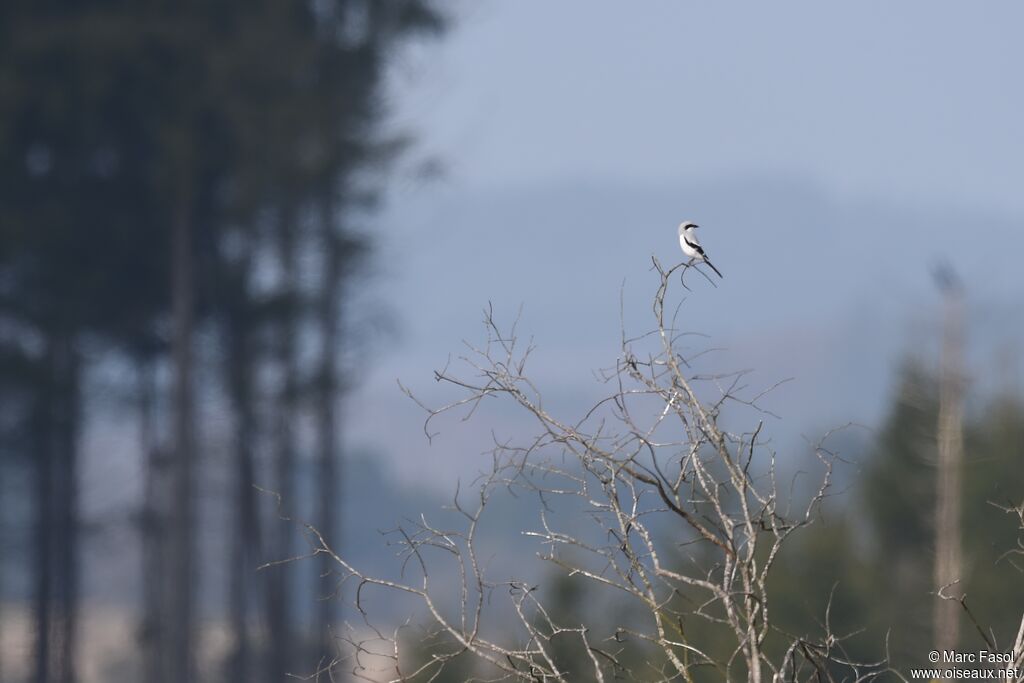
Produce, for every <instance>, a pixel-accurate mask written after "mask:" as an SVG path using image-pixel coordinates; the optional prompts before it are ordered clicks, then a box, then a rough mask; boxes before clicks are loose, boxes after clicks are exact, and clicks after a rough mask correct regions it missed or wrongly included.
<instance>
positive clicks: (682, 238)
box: [679, 221, 724, 279]
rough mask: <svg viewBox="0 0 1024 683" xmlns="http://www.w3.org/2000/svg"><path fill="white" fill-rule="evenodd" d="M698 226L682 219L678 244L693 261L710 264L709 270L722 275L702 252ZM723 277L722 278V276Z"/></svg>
mask: <svg viewBox="0 0 1024 683" xmlns="http://www.w3.org/2000/svg"><path fill="white" fill-rule="evenodd" d="M697 227H699V226H698V225H697V224H696V223H691V222H690V221H683V222H682V223H680V224H679V246H680V247H682V249H683V253H684V254H686V255H687V256H689V257H690V260H691V261H693V260H694V259H696V260H697V261H703V262H704V263H706V264H708V265H709V266H711V270H713V271H715V273H716V274H717V275H718V277H722V274H721V273H719V272H718V268H715V266H714V265H713V264H712V263H711V261H709V260H708V255H707V254H705V253H704V248H703V247H702V246H700V240H698V239H697V232H696V228H697ZM723 279H724V278H723Z"/></svg>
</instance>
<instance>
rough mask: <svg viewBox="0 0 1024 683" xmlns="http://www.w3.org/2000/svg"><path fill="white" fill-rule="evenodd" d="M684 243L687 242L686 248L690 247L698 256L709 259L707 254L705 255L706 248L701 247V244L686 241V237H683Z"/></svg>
mask: <svg viewBox="0 0 1024 683" xmlns="http://www.w3.org/2000/svg"><path fill="white" fill-rule="evenodd" d="M683 241H684V242H686V246H688V247H689V248H690V249H693V250H694V251H695V252H697V253H698V254H700V255H701V256H703V257H704V258H707V257H708V256H707V254H705V253H704V248H703V247H701V246H700V245H699V244H695V243H694V242H691V241H690V240H688V239H686V237H683Z"/></svg>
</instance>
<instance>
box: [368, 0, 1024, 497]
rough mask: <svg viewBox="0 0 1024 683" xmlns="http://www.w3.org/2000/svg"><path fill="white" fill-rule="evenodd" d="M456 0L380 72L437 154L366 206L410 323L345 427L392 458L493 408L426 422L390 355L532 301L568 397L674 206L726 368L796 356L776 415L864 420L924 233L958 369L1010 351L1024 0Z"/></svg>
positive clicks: (697, 318) (910, 291)
mask: <svg viewBox="0 0 1024 683" xmlns="http://www.w3.org/2000/svg"><path fill="white" fill-rule="evenodd" d="M451 6H452V7H453V15H454V17H455V24H454V28H453V30H452V31H451V32H450V33H449V34H448V35H447V36H446V37H445V38H444V39H443V40H442V41H441V42H440V43H435V44H426V45H424V46H422V47H421V48H418V49H416V50H414V51H411V52H409V53H406V54H404V55H403V56H402V57H401V58H400V59H399V61H398V64H397V65H396V69H395V73H394V78H393V83H392V88H391V91H392V105H393V107H394V110H395V116H394V123H395V126H396V127H398V128H400V129H403V130H407V131H410V132H413V133H415V134H416V135H417V137H418V138H419V144H418V146H417V147H416V150H415V152H414V153H413V155H412V157H411V158H410V159H408V160H407V162H406V163H407V168H408V169H412V168H414V167H415V166H416V165H417V163H418V162H419V161H422V160H425V159H437V160H438V161H439V162H440V163H441V165H442V167H443V168H444V169H445V172H444V174H443V176H442V178H441V179H440V180H436V181H433V182H423V181H420V180H418V179H417V177H416V176H415V174H414V173H412V171H411V170H407V172H406V173H404V174H403V175H402V176H401V177H400V178H398V179H396V180H395V181H394V183H393V187H392V192H391V196H390V203H389V206H388V209H387V210H386V211H385V213H384V214H383V215H380V216H378V217H376V218H375V219H374V220H373V225H372V229H373V231H374V232H375V233H376V234H379V235H381V242H380V252H379V266H378V277H377V280H376V282H375V285H374V286H375V296H376V298H377V300H379V301H382V302H385V303H386V304H387V306H389V307H390V309H391V312H392V315H393V316H394V319H395V320H396V321H397V323H398V326H399V330H400V332H399V335H398V337H397V338H396V339H395V340H394V341H392V342H390V343H386V344H384V345H383V346H382V348H381V349H379V350H378V351H377V353H376V355H375V357H374V361H373V363H372V369H371V370H369V371H368V373H367V374H366V376H365V377H364V378H363V382H362V384H361V387H360V389H359V393H358V394H357V395H356V396H355V397H354V398H353V400H352V401H351V404H352V405H351V408H350V426H349V434H350V443H351V444H352V445H355V446H359V447H370V448H373V449H375V450H377V451H378V452H380V453H381V454H382V455H385V456H387V458H388V461H389V462H390V463H392V464H393V466H394V470H395V471H396V472H398V473H400V474H401V475H402V476H403V478H404V479H406V480H407V481H419V480H421V479H422V478H423V477H428V478H429V479H430V480H431V481H433V482H435V483H438V484H439V485H442V486H443V485H445V482H447V481H448V480H450V478H451V476H452V473H453V472H457V471H463V470H464V469H465V468H466V467H467V466H470V465H469V463H472V462H473V460H474V459H475V458H476V455H475V454H476V453H477V452H479V451H480V450H483V449H484V448H485V447H486V446H487V434H488V432H489V430H490V428H491V427H494V426H495V425H494V424H473V425H472V426H469V427H464V426H459V425H455V424H449V425H447V426H446V429H445V434H444V436H443V437H442V439H441V440H440V441H439V442H436V443H435V444H434V445H433V446H431V447H428V446H427V444H426V442H425V440H424V439H423V438H422V432H421V431H420V424H419V414H418V413H417V411H416V409H415V407H414V406H413V405H412V404H411V403H409V402H408V400H407V399H404V398H403V397H402V396H401V395H400V394H399V393H398V391H397V387H396V385H395V381H394V380H395V378H396V377H401V378H402V380H403V381H404V382H405V383H407V384H409V385H411V386H413V387H414V388H417V389H418V390H420V391H421V392H423V393H424V394H425V395H426V396H428V398H429V397H430V396H432V395H433V394H432V393H431V392H435V391H436V389H435V387H434V383H433V381H432V380H431V370H432V369H433V368H435V367H438V366H440V365H442V364H444V362H445V360H446V358H447V356H448V354H449V353H458V352H459V351H460V343H461V340H462V339H468V340H477V339H479V338H480V326H479V324H478V321H479V319H480V310H481V309H482V308H483V307H484V306H485V305H486V304H487V302H488V301H491V302H493V303H494V305H495V308H496V310H497V311H498V312H499V315H501V316H503V317H505V318H506V319H510V318H511V317H512V316H513V315H514V314H515V311H516V310H517V308H518V307H519V306H520V305H522V306H523V311H524V312H523V329H524V330H525V331H526V332H528V333H529V334H532V335H533V336H534V339H535V342H536V343H537V344H538V346H539V350H538V361H537V365H536V368H535V372H536V374H537V379H538V381H539V383H540V384H542V385H546V386H548V387H550V391H551V393H552V394H554V395H555V396H556V399H557V401H558V402H559V404H560V405H564V406H565V407H566V409H569V410H571V409H572V408H573V406H574V405H576V404H580V403H582V400H583V399H585V398H587V397H589V395H590V392H593V391H596V387H594V386H593V384H592V381H591V372H590V371H591V370H592V369H594V368H597V367H599V366H602V365H606V364H609V363H611V362H613V361H614V358H615V356H616V354H617V341H618V330H619V297H620V289H621V291H622V294H623V298H624V301H625V305H626V309H627V314H626V320H627V323H628V324H630V325H631V326H633V329H634V330H636V331H639V330H640V329H646V325H647V324H648V319H647V318H646V317H645V316H646V315H647V311H648V310H649V299H650V294H651V292H652V288H653V286H654V283H653V280H652V276H651V274H650V273H649V272H648V268H649V266H650V257H651V255H652V254H653V255H657V256H658V258H660V259H661V260H662V261H663V262H665V263H667V264H670V263H675V262H678V260H680V259H681V255H680V254H679V253H678V251H677V249H678V247H677V244H676V241H675V227H676V225H677V224H678V223H679V221H680V220H682V219H684V218H688V219H692V220H694V221H696V222H698V223H700V224H701V226H702V228H701V238H702V240H703V242H704V244H705V246H706V247H707V249H708V252H709V253H710V254H711V255H712V257H713V259H714V261H715V263H716V265H717V266H718V267H719V268H720V269H721V270H722V272H723V273H725V279H724V281H722V282H721V283H720V286H719V287H718V288H717V289H711V288H710V287H708V286H698V287H695V291H694V293H693V295H691V297H690V300H689V302H688V303H687V306H686V307H685V309H684V311H685V315H686V316H687V322H688V324H690V325H692V329H694V330H698V331H701V332H705V333H708V334H709V335H711V341H710V342H709V344H711V345H714V346H724V347H727V349H728V351H727V352H724V353H723V354H722V355H721V356H720V357H719V361H720V362H721V363H722V365H723V369H735V368H739V367H752V368H756V369H757V370H758V373H757V374H756V375H755V377H757V379H758V381H761V382H763V383H765V384H770V383H772V382H773V381H775V380H777V379H781V378H784V377H794V378H795V380H794V382H792V383H791V384H789V385H786V387H785V388H784V389H782V390H781V391H780V392H779V394H778V398H777V402H776V404H775V405H773V408H775V409H776V411H777V412H780V413H782V415H783V417H784V418H785V419H784V420H783V421H782V422H780V423H778V424H776V425H775V426H774V428H775V430H776V431H777V432H778V433H779V434H781V435H782V436H784V437H787V438H790V437H794V436H795V435H796V434H798V433H800V432H801V431H806V430H814V429H820V428H823V427H825V426H828V424H830V423H832V422H835V421H840V422H841V421H846V420H849V419H853V420H866V421H869V422H870V421H873V420H875V419H877V417H878V415H879V413H880V411H881V410H882V409H883V408H884V405H885V400H886V391H887V389H888V387H889V380H890V378H891V372H892V370H893V368H894V367H895V365H896V364H897V362H898V361H899V359H900V357H901V355H903V354H907V353H920V354H922V355H923V356H924V357H928V356H927V354H928V353H930V349H931V347H930V344H931V342H930V338H931V331H932V329H933V325H934V319H935V315H936V314H937V310H938V309H937V297H936V295H935V292H934V288H933V286H932V284H931V282H930V279H929V276H928V273H929V268H930V266H931V265H933V264H934V263H935V262H936V261H938V260H941V259H952V260H953V261H954V263H955V264H956V267H957V269H958V271H959V272H960V274H961V276H962V278H963V279H964V281H965V283H966V284H967V288H968V292H969V295H970V300H971V306H972V309H971V310H972V314H971V316H972V322H973V327H972V331H971V334H972V340H973V341H974V349H975V350H974V356H975V359H974V360H973V361H972V370H973V371H974V373H975V375H976V383H975V386H978V387H984V386H987V385H988V384H991V383H993V382H996V381H997V380H992V381H990V380H989V379H988V378H991V377H996V376H997V375H998V376H1000V377H1003V378H1005V377H1007V376H1015V372H1016V369H1015V366H1013V367H1012V370H1013V371H1012V372H1010V373H1009V374H1007V373H1005V372H1003V373H994V372H993V363H994V362H995V361H993V358H995V357H996V354H999V356H998V357H999V358H1000V362H1006V359H1008V358H1011V357H1015V356H1016V349H1017V348H1018V347H1019V344H1020V340H1021V338H1022V337H1021V323H1020V322H1019V319H1020V315H1019V313H1020V305H1019V302H1020V301H1021V298H1022V296H1024V279H1022V277H1021V275H1020V272H1021V263H1020V253H1021V249H1022V247H1024V233H1022V227H1024V220H1022V219H1024V192H1022V191H1021V190H1022V188H1024V160H1022V152H1024V133H1022V124H1021V121H1024V88H1021V70H1022V66H1024V44H1022V41H1021V40H1020V31H1021V27H1022V26H1024V5H1021V4H1020V3H1017V2H986V3H965V2H957V3H953V2H900V3H892V2H860V3H843V4H839V3H821V2H785V3H770V4H768V3H728V4H725V3H717V4H712V3H694V2H645V3H635V4H628V5H627V4H626V3H621V2H615V3H613V2H593V1H592V0H588V1H586V2H584V1H582V0H579V1H575V2H558V3H547V2H538V1H521V0H516V1H515V2H513V1H511V0H506V1H504V2H488V3H478V2H469V1H467V2H459V3H453V4H452V5H451ZM627 8H628V9H627ZM624 281H625V287H624V289H622V288H623V282H624ZM998 381H1004V380H1002V379H1000V380H998ZM493 419H495V420H497V421H498V425H497V426H498V427H502V426H505V427H507V428H508V429H514V427H513V426H512V425H513V423H511V422H508V423H506V422H502V421H503V420H504V419H505V418H504V417H503V416H501V415H498V416H496V417H493Z"/></svg>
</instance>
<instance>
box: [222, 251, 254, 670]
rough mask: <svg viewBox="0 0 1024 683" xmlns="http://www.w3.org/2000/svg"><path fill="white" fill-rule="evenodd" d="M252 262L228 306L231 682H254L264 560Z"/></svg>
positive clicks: (231, 294)
mask: <svg viewBox="0 0 1024 683" xmlns="http://www.w3.org/2000/svg"><path fill="white" fill-rule="evenodd" d="M248 270H249V265H248V259H247V260H246V263H245V264H244V265H243V266H242V268H241V271H242V274H241V276H240V281H239V282H238V283H235V284H236V285H237V286H236V287H234V288H232V290H231V293H230V295H229V296H231V300H230V302H229V303H228V306H229V311H228V314H227V327H228V329H227V336H228V348H229V350H230V354H231V357H230V358H229V359H228V387H229V392H230V398H231V404H232V412H233V413H234V424H235V436H234V445H235V516H234V532H233V533H232V539H233V540H232V543H230V544H229V545H228V552H229V553H231V556H230V557H229V558H228V563H227V564H228V566H229V567H231V568H232V571H231V572H230V574H229V576H228V580H229V582H230V587H229V589H228V596H229V619H230V622H231V629H232V632H233V634H234V639H235V642H234V650H233V651H232V653H231V656H230V657H229V660H228V667H229V670H228V671H227V672H225V676H226V677H227V678H230V679H232V680H239V681H248V680H251V677H252V666H251V664H252V637H251V634H250V616H249V600H250V596H251V595H253V593H254V589H255V583H256V574H255V572H256V566H257V563H258V560H257V558H259V557H261V555H262V553H261V551H260V529H259V516H258V514H257V511H256V490H255V485H256V473H255V469H256V468H255V461H254V453H253V442H254V432H255V430H256V418H255V406H254V401H255V396H254V395H253V383H252V376H253V375H254V373H255V371H256V368H255V366H254V359H253V354H252V343H251V335H252V329H251V326H252V322H251V320H250V312H249V302H248V300H247V298H246V297H247V296H248V294H247V292H246V290H245V287H246V282H245V280H246V274H247V273H248Z"/></svg>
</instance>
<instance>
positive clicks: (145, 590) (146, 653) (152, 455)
mask: <svg viewBox="0 0 1024 683" xmlns="http://www.w3.org/2000/svg"><path fill="white" fill-rule="evenodd" d="M137 368H138V371H137V372H138V380H139V388H138V391H139V447H140V449H141V451H142V454H143V457H144V458H145V483H144V489H143V500H142V511H141V519H140V520H139V533H140V534H141V536H142V626H141V629H140V632H139V641H140V642H139V644H140V649H141V650H142V662H143V670H144V671H145V674H146V676H145V680H146V681H150V682H151V683H163V682H164V681H166V679H165V677H164V676H165V672H164V669H163V666H162V662H161V643H162V642H163V641H164V638H165V633H166V629H165V627H166V613H165V612H164V610H163V601H162V591H163V588H164V585H165V582H166V580H167V571H166V567H167V562H166V548H167V507H168V506H167V495H166V493H167V472H166V469H165V468H166V464H167V458H166V457H165V456H164V453H163V450H162V449H161V447H160V443H159V437H158V436H157V428H156V424H157V423H156V396H157V382H156V372H155V368H154V367H153V361H152V359H147V358H139V359H138V363H137Z"/></svg>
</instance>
